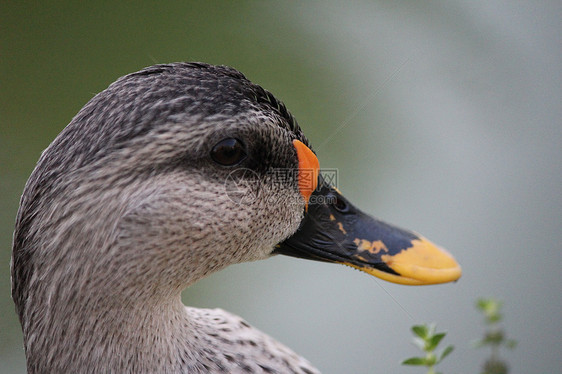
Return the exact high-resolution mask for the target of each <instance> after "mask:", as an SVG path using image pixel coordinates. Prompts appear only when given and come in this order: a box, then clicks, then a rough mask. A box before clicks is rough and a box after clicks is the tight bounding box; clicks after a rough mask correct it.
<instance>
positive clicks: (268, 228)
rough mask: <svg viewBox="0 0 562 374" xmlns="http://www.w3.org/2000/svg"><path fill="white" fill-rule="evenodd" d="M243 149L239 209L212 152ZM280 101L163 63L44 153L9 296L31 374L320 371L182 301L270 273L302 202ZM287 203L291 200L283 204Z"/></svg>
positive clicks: (135, 77)
mask: <svg viewBox="0 0 562 374" xmlns="http://www.w3.org/2000/svg"><path fill="white" fill-rule="evenodd" d="M225 137H226V138H227V137H235V138H242V139H244V141H245V142H246V145H247V148H248V157H247V159H246V160H244V162H243V163H242V164H241V165H239V166H240V167H244V168H247V169H249V170H251V171H252V172H253V174H252V175H253V177H254V179H252V178H250V177H248V178H249V179H248V180H246V181H245V182H246V183H244V184H242V185H237V186H236V187H237V188H241V189H242V192H245V193H248V194H251V196H257V198H256V199H254V200H251V201H247V202H245V203H244V204H238V203H237V202H235V201H233V200H232V199H231V198H229V197H228V195H227V194H226V193H225V186H227V185H228V183H233V182H232V181H229V179H228V175H229V173H230V172H232V169H229V168H224V167H220V166H218V165H216V164H214V163H213V162H212V160H210V157H209V152H210V150H211V148H212V147H213V145H215V144H216V143H217V142H218V141H220V140H221V139H223V138H225ZM293 139H299V140H301V141H302V142H304V143H305V144H307V145H308V141H307V140H306V138H305V137H304V135H303V134H302V131H301V129H300V128H299V127H298V125H297V123H296V121H295V119H294V118H293V116H292V115H291V114H290V113H289V112H288V111H287V109H286V108H285V106H284V105H283V104H282V103H281V102H279V101H278V100H276V99H275V98H274V97H273V95H272V94H271V93H269V92H267V91H265V90H264V89H262V88H261V87H259V86H257V85H254V84H252V83H251V82H249V81H248V80H247V79H246V78H245V77H244V76H243V75H242V74H241V73H239V72H237V71H236V70H234V69H232V68H228V67H217V66H211V65H206V64H200V63H177V64H169V65H156V66H153V67H149V68H146V69H144V70H142V71H140V72H137V73H133V74H130V75H127V76H125V77H122V78H120V79H119V80H117V81H116V82H115V83H113V84H112V85H110V86H109V87H108V88H107V89H106V90H105V91H103V92H101V93H100V94H98V95H96V96H95V97H94V98H93V99H92V100H90V102H88V103H87V104H86V105H85V106H84V107H83V108H82V110H80V112H79V113H78V114H77V115H76V117H75V118H74V119H73V120H72V121H71V123H70V124H69V125H68V126H67V127H66V128H65V129H64V130H63V131H62V132H61V133H60V134H59V136H58V137H57V138H56V139H55V140H54V141H53V143H52V144H51V145H50V146H49V147H48V148H47V149H46V150H45V151H44V152H43V154H42V155H41V158H40V160H39V162H38V164H37V166H36V168H35V170H34V171H33V173H32V175H31V176H30V178H29V180H28V182H27V184H26V187H25V190H24V193H23V196H22V200H21V205H20V209H19V211H18V216H17V222H16V230H15V233H14V244H13V257H12V297H13V299H14V301H15V304H16V311H17V313H18V315H19V317H20V321H21V323H22V327H23V333H24V345H25V349H26V356H27V365H28V371H29V373H45V372H73V373H111V372H113V373H155V372H158V373H210V372H217V373H219V372H228V373H260V372H262V373H316V372H317V371H316V370H315V369H314V368H313V367H312V366H311V365H310V364H309V363H308V362H307V361H306V360H304V359H302V358H300V357H299V356H297V355H296V354H295V353H293V352H292V351H291V350H289V349H288V348H286V347H284V346H283V345H282V344H280V343H278V342H276V341H275V340H273V339H272V338H270V337H269V336H267V335H266V334H264V333H262V332H260V331H258V330H256V329H254V328H252V327H250V326H249V325H248V324H247V323H246V322H244V321H242V320H241V319H240V318H239V317H236V316H233V315H231V314H229V313H227V312H224V311H222V310H203V309H195V308H187V307H185V306H184V305H183V304H182V303H181V300H180V293H181V291H182V290H183V289H184V288H185V287H187V286H189V285H190V284H193V283H194V282H196V281H197V280H199V279H201V278H202V277H204V276H206V275H208V274H210V273H212V272H215V271H218V270H220V269H222V268H224V267H225V266H228V265H230V264H234V263H238V262H243V261H253V260H259V259H265V258H268V257H269V256H271V254H272V251H273V247H274V246H275V244H276V243H279V242H280V241H282V240H284V239H285V238H287V237H288V236H290V235H291V234H292V233H294V232H295V230H296V229H297V227H298V225H299V222H300V221H301V219H302V215H303V208H304V201H303V200H302V198H301V197H300V195H299V192H298V184H297V181H296V180H294V179H291V178H289V179H286V180H279V181H277V180H272V179H271V177H270V176H269V177H267V178H266V175H267V171H268V170H271V169H272V168H295V167H296V165H297V163H298V160H297V157H296V153H295V150H294V148H293V147H292V140H293ZM287 201H292V202H298V203H293V204H287Z"/></svg>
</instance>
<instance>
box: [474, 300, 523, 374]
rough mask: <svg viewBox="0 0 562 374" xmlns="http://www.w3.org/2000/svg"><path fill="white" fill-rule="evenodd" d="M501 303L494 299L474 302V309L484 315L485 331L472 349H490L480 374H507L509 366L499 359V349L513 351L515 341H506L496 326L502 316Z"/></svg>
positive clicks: (502, 331)
mask: <svg viewBox="0 0 562 374" xmlns="http://www.w3.org/2000/svg"><path fill="white" fill-rule="evenodd" d="M501 307H502V303H501V302H500V301H498V300H496V299H492V298H490V299H485V298H480V299H478V300H477V301H476V308H477V309H478V310H480V311H481V312H482V313H483V314H484V322H485V323H486V330H485V331H484V337H483V338H482V339H481V340H478V341H476V342H474V347H476V348H479V347H490V348H491V354H490V357H488V358H487V359H486V361H485V362H484V365H483V368H482V374H507V373H508V372H509V366H508V365H507V362H505V361H503V360H502V359H501V358H500V347H502V346H504V347H506V348H508V349H513V348H515V346H516V345H517V341H516V340H513V339H507V338H506V337H505V332H504V330H503V329H502V328H501V327H499V326H498V324H499V323H500V322H501V320H502V318H503V316H502V314H501Z"/></svg>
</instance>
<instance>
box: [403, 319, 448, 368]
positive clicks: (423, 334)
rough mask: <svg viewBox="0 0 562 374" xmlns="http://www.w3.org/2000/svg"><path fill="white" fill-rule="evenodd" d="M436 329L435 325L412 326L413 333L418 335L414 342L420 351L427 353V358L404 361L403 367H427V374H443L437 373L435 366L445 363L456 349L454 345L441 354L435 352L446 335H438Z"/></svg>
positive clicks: (441, 333) (413, 358)
mask: <svg viewBox="0 0 562 374" xmlns="http://www.w3.org/2000/svg"><path fill="white" fill-rule="evenodd" d="M435 327H436V325H435V324H434V323H432V324H430V325H427V324H423V325H415V326H412V332H413V333H414V335H416V337H414V339H413V342H414V344H415V345H416V346H417V347H418V348H419V349H421V350H422V351H423V352H425V356H424V357H411V358H408V359H406V360H404V361H402V365H415V366H426V367H427V374H441V373H438V372H436V371H435V365H437V364H439V363H440V362H441V361H443V359H444V358H445V357H447V356H448V355H449V354H450V353H451V352H452V351H453V349H454V347H453V346H452V345H449V346H447V348H445V349H444V350H443V351H442V352H441V354H436V353H435V352H434V351H435V349H436V348H437V346H438V345H439V343H440V342H441V340H442V339H443V338H444V337H445V335H446V333H445V332H440V333H436V332H435Z"/></svg>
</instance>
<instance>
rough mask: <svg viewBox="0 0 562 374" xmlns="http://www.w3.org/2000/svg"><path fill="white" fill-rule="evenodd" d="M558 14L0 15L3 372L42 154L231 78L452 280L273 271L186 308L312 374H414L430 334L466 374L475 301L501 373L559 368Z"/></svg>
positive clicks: (293, 268)
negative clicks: (191, 86) (147, 73)
mask: <svg viewBox="0 0 562 374" xmlns="http://www.w3.org/2000/svg"><path fill="white" fill-rule="evenodd" d="M560 19H562V3H561V2H560V1H541V2H536V3H535V2H500V1H472V2H462V1H450V2H434V1H429V2H413V1H397V2H388V1H357V2H346V3H344V2H257V1H238V2H215V1H211V2H168V1H161V2H147V1H138V2H122V3H119V2H109V1H107V2H63V1H58V2H25V1H20V2H8V1H3V2H2V3H0V95H1V96H0V372H1V373H23V372H25V361H24V355H23V350H22V342H21V331H20V326H19V323H18V321H17V317H16V315H15V313H14V308H13V303H12V301H11V299H10V296H9V294H10V280H9V259H10V247H11V235H12V230H13V221H14V217H15V214H16V210H17V207H18V200H19V196H20V193H21V191H22V189H23V186H24V184H25V181H26V179H27V177H28V176H29V174H30V172H31V170H32V169H33V167H34V164H35V162H36V160H37V159H38V157H39V155H40V152H41V151H42V150H43V149H44V148H45V147H46V146H47V145H48V144H49V143H50V141H51V140H52V139H53V138H54V137H55V136H56V135H57V134H58V132H60V130H61V129H62V128H63V127H64V126H65V125H66V124H67V123H68V122H69V121H70V119H71V118H72V116H73V115H74V114H75V113H76V112H77V111H78V110H79V109H80V108H81V107H82V106H83V105H84V104H85V103H86V102H87V101H88V100H89V99H90V98H91V97H92V96H93V95H94V94H95V93H97V92H99V91H101V90H102V89H104V88H105V87H106V86H107V85H108V84H110V83H111V82H112V81H114V80H115V79H117V78H118V77H119V76H121V75H124V74H126V73H129V72H132V71H136V70H138V69H141V68H142V67H145V66H148V65H151V64H154V63H163V62H172V61H186V60H191V61H205V62H209V63H214V64H225V65H231V66H234V67H236V68H237V69H239V70H241V71H242V72H244V73H245V74H246V76H247V77H248V78H250V79H251V80H252V81H254V82H256V83H259V84H261V85H262V86H264V87H266V88H267V89H269V90H270V91H272V92H273V93H274V94H275V95H276V96H277V97H278V98H280V99H282V100H283V101H284V102H285V103H286V104H287V106H288V108H290V110H291V111H292V113H293V114H294V115H295V116H296V117H297V119H298V120H299V123H300V124H301V126H302V127H303V129H304V130H305V132H306V134H307V135H308V137H309V138H310V140H311V141H312V143H313V145H314V146H315V150H316V151H317V153H318V154H319V159H320V161H321V165H322V166H323V167H329V168H338V170H339V175H338V176H339V183H338V184H339V187H340V189H341V190H343V191H344V192H345V194H346V195H347V196H348V197H349V198H350V199H351V200H352V201H354V202H355V203H356V205H358V206H359V207H361V208H362V209H363V210H365V211H367V212H369V213H372V214H375V215H377V216H379V217H381V218H384V219H385V220H388V221H391V222H394V223H396V224H399V225H401V226H404V227H408V228H411V229H414V230H416V231H418V232H421V233H423V234H424V235H426V236H427V237H429V238H430V239H433V240H434V241H436V242H438V243H440V244H442V245H443V246H445V247H447V248H448V249H449V250H450V251H451V252H453V253H454V254H455V256H456V257H457V259H458V260H459V262H460V263H461V264H462V265H463V270H464V275H463V278H462V279H461V280H460V281H459V282H458V283H456V284H449V285H442V286H431V287H424V288H416V287H404V286H398V285H392V284H389V283H385V282H383V281H379V280H374V279H373V278H370V277H368V276H366V275H364V274H362V273H359V272H354V271H351V270H349V269H347V268H344V267H340V266H335V265H326V264H319V263H313V262H307V261H299V260H296V259H290V258H280V257H277V258H274V259H271V260H268V261H262V262H259V263H251V264H242V265H237V266H233V267H230V268H228V269H226V270H225V271H222V272H220V273H218V274H215V275H213V276H211V277H209V278H208V279H205V280H203V281H202V282H200V283H198V284H197V285H195V286H194V287H192V288H190V289H189V290H187V291H185V293H184V301H185V302H186V303H189V304H190V305H195V306H202V307H221V308H224V309H227V310H230V311H232V312H234V313H237V314H240V315H241V316H243V317H244V318H246V319H247V320H248V321H249V322H251V323H252V324H254V325H255V326H257V327H259V328H261V329H263V330H265V331H267V332H268V333H270V334H271V335H273V336H274V337H276V338H278V339H279V340H280V341H282V342H284V343H286V344H287V345H289V346H291V347H292V348H293V349H295V350H296V351H297V352H299V353H301V354H302V355H304V356H305V357H307V358H308V359H309V360H311V361H312V362H313V363H314V364H315V365H317V366H318V367H319V368H320V369H321V370H322V371H323V372H325V373H344V372H345V373H374V372H379V373H414V372H421V370H418V371H416V369H412V368H409V367H401V366H400V365H399V361H400V360H401V359H403V358H406V357H409V356H412V355H414V354H415V353H416V350H415V348H414V347H413V346H411V345H410V344H409V343H408V341H409V339H410V332H409V327H410V326H411V325H412V324H414V323H418V322H425V321H437V322H438V324H439V328H440V329H444V330H447V331H449V335H448V336H447V338H446V342H447V343H451V344H454V345H455V346H456V350H455V352H454V353H453V354H452V356H451V358H448V359H447V360H446V361H445V362H444V363H443V366H442V368H441V369H442V371H443V372H446V373H477V372H478V368H479V364H480V362H482V361H483V359H484V357H485V352H481V351H475V350H473V349H471V348H470V344H469V342H470V341H471V340H473V339H476V338H478V337H479V336H480V331H481V329H480V316H479V315H478V314H477V312H476V311H475V310H474V308H473V304H474V301H475V299H476V298H477V297H478V296H496V297H498V298H500V299H503V300H504V301H505V303H506V307H505V313H506V319H505V327H506V329H507V331H508V333H509V334H510V335H511V337H512V338H515V339H517V340H519V346H518V348H517V349H516V350H515V351H513V352H511V353H507V354H506V355H505V357H506V358H507V359H508V361H509V362H510V364H511V366H512V373H529V372H534V373H559V372H560V367H562V349H561V340H560V336H562V323H561V322H562V312H561V311H562V282H561V276H560V266H561V264H562V244H561V243H562V232H561V231H562V230H561V229H562V227H561V224H560V215H561V213H562V193H561V185H562V183H561V182H562V166H561V163H562V120H561V119H562V105H561V102H562V89H561V87H562V76H561V71H562V52H561V51H562V36H561V35H562V26H561V24H560Z"/></svg>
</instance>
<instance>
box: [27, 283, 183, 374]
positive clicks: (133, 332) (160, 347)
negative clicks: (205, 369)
mask: <svg viewBox="0 0 562 374" xmlns="http://www.w3.org/2000/svg"><path fill="white" fill-rule="evenodd" d="M97 296H98V297H95V296H94V297H92V295H89V296H88V297H81V296H80V295H76V296H75V297H74V298H73V299H72V300H68V299H67V300H64V301H63V299H61V300H59V301H60V302H59V303H58V302H54V300H53V299H51V300H50V301H51V304H50V305H48V306H47V309H46V310H45V309H43V310H41V311H36V313H41V312H42V313H43V316H42V318H41V319H40V320H37V321H35V323H34V325H33V326H29V328H28V329H27V330H28V333H27V334H26V336H25V340H26V351H27V352H26V353H27V356H28V357H27V358H28V371H29V372H30V373H35V372H83V371H84V369H85V368H89V367H90V368H91V367H96V368H97V369H99V372H161V370H160V369H161V367H159V366H162V365H163V366H164V367H168V368H169V367H173V361H174V358H176V359H177V357H178V347H177V344H175V343H177V342H182V341H183V342H187V341H190V340H191V339H189V335H190V334H191V331H192V329H191V328H190V327H191V321H190V319H189V317H188V315H187V313H186V309H185V307H184V305H183V304H182V302H181V299H180V295H179V294H178V295H175V296H174V297H168V298H165V299H162V298H159V300H158V302H155V301H154V300H152V301H151V300H150V298H143V297H139V298H138V299H137V300H129V301H128V300H115V299H108V298H103V297H99V296H100V294H99V293H98V294H97Z"/></svg>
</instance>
